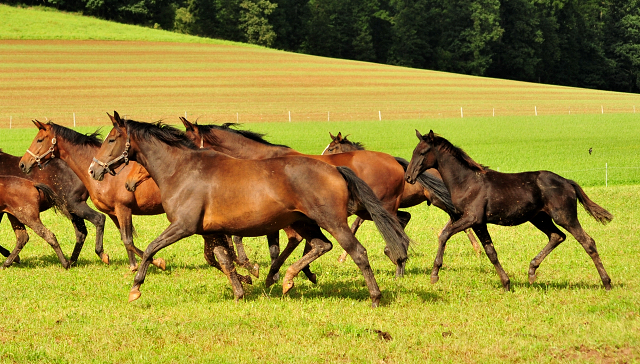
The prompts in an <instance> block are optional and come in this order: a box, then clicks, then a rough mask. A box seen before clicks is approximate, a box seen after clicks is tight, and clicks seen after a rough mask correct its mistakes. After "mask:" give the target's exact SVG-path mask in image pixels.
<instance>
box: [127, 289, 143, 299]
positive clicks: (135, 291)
mask: <svg viewBox="0 0 640 364" xmlns="http://www.w3.org/2000/svg"><path fill="white" fill-rule="evenodd" d="M141 295H142V293H140V290H139V289H138V288H132V289H131V292H129V302H133V301H135V300H137V299H138V298H140V296H141Z"/></svg>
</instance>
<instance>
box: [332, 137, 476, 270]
mask: <svg viewBox="0 0 640 364" xmlns="http://www.w3.org/2000/svg"><path fill="white" fill-rule="evenodd" d="M329 136H330V137H331V142H330V143H329V144H328V145H327V147H326V148H324V150H323V151H322V154H323V155H327V154H338V153H345V152H352V151H354V150H365V147H364V145H363V144H362V143H360V142H353V141H351V140H349V139H347V136H348V135H345V136H344V137H343V136H342V133H341V132H338V135H335V136H334V135H333V134H331V133H329ZM395 158H396V161H398V163H400V165H401V166H402V168H403V169H404V170H405V171H406V170H407V166H408V165H409V162H408V161H407V160H406V159H404V158H400V157H395ZM424 173H427V174H429V175H431V176H433V178H437V179H439V180H442V177H441V176H440V173H438V171H437V170H436V169H433V168H430V169H427V170H426V171H424ZM424 173H423V174H422V175H420V178H418V183H414V184H411V183H408V182H407V183H406V184H405V185H404V192H403V193H402V199H401V200H400V208H407V207H413V206H416V205H419V204H421V203H423V202H425V201H426V202H427V205H433V206H435V207H437V208H439V209H440V210H442V211H444V212H446V213H447V214H449V215H450V216H451V211H453V210H454V209H453V208H452V206H451V196H450V195H449V191H447V190H446V189H445V190H444V191H442V190H434V189H433V185H432V184H426V183H424V178H423V175H424ZM363 221H364V220H362V219H360V218H357V219H356V221H354V222H353V226H352V227H351V229H352V230H354V231H357V229H358V228H359V227H360V225H361V224H362V222H363ZM448 224H451V221H449V222H447V225H448ZM465 233H466V234H467V237H468V238H469V241H470V242H471V246H472V247H473V250H474V251H475V252H476V256H480V245H479V244H478V241H477V240H476V237H475V236H474V235H473V232H472V231H471V229H466V230H465ZM345 258H346V255H345V254H343V255H342V256H340V259H339V260H340V261H341V262H342V261H344V259H345Z"/></svg>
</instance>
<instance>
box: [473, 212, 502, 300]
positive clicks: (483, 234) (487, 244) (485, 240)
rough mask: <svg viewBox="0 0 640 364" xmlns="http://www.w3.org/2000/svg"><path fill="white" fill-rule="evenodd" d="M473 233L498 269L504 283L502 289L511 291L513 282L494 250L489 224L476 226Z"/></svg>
mask: <svg viewBox="0 0 640 364" xmlns="http://www.w3.org/2000/svg"><path fill="white" fill-rule="evenodd" d="M473 231H475V233H476V235H478V238H479V239H480V241H481V242H482V246H483V247H484V251H485V252H486V253H487V257H489V260H490V261H491V263H493V266H494V267H495V268H496V271H497V272H498V276H499V277H500V281H501V282H502V287H503V288H504V290H505V291H509V290H510V289H511V281H509V276H508V275H507V273H506V272H505V271H504V269H503V268H502V265H501V264H500V261H498V253H496V250H495V249H494V248H493V242H492V241H491V235H489V231H488V230H487V224H480V225H475V226H474V227H473Z"/></svg>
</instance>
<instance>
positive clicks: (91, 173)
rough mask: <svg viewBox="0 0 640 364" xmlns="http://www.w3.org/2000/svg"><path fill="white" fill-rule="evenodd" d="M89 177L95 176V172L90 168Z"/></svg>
mask: <svg viewBox="0 0 640 364" xmlns="http://www.w3.org/2000/svg"><path fill="white" fill-rule="evenodd" d="M89 175H90V176H93V170H91V168H89Z"/></svg>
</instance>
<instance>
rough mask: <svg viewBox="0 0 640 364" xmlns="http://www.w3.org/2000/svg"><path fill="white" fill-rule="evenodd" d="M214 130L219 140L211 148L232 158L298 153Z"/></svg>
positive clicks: (273, 156)
mask: <svg viewBox="0 0 640 364" xmlns="http://www.w3.org/2000/svg"><path fill="white" fill-rule="evenodd" d="M216 132H217V135H216V136H217V137H218V140H219V142H218V143H217V144H216V145H212V146H211V149H213V150H215V151H217V152H220V153H224V154H226V155H229V156H232V157H234V158H239V159H265V158H276V157H283V156H287V155H298V154H300V153H298V152H296V151H295V150H293V149H291V148H286V147H281V146H277V145H269V144H264V143H260V142H257V141H255V140H251V139H249V138H247V137H245V136H242V135H240V134H236V133H233V132H225V131H220V130H216Z"/></svg>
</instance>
